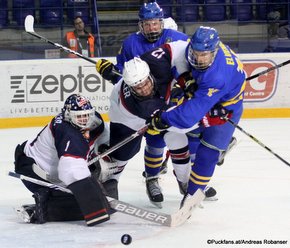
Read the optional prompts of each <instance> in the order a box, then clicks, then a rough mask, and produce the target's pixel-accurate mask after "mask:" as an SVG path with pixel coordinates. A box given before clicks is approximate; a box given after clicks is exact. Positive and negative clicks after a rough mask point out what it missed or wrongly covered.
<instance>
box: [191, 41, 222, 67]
mask: <svg viewBox="0 0 290 248" xmlns="http://www.w3.org/2000/svg"><path fill="white" fill-rule="evenodd" d="M217 51H218V48H216V49H215V50H213V51H197V52H203V53H205V56H210V58H209V59H208V60H207V61H206V62H199V60H198V59H197V58H196V56H195V52H196V50H193V49H192V47H191V46H190V45H189V46H188V49H187V60H188V62H189V63H190V65H191V66H192V67H193V68H195V69H197V70H206V69H207V68H208V67H210V66H211V65H212V63H213V61H214V59H215V56H216V54H217ZM206 53H207V54H206Z"/></svg>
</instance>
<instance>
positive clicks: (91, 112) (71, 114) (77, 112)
mask: <svg viewBox="0 0 290 248" xmlns="http://www.w3.org/2000/svg"><path fill="white" fill-rule="evenodd" d="M62 113H63V116H64V120H65V121H67V122H70V123H71V124H72V125H73V126H74V127H76V128H79V129H81V130H88V129H91V128H92V127H96V126H99V125H100V124H101V123H102V120H100V119H99V118H97V117H96V116H95V108H94V107H92V105H91V103H90V101H89V100H87V99H86V98H85V97H83V96H81V95H78V94H73V95H71V96H69V97H68V98H67V99H66V101H65V104H64V107H63V109H62Z"/></svg>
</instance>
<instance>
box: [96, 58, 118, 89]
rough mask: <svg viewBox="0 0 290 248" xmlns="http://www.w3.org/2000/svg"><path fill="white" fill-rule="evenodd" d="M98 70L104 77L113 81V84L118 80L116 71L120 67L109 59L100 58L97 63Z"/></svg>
mask: <svg viewBox="0 0 290 248" xmlns="http://www.w3.org/2000/svg"><path fill="white" fill-rule="evenodd" d="M96 70H97V72H98V73H100V74H101V76H102V77H103V78H104V79H106V80H109V81H111V82H112V83H113V84H115V83H117V82H118V79H119V76H118V75H117V73H115V72H117V71H118V69H117V68H116V67H115V66H114V64H113V63H112V62H110V61H109V60H107V59H99V60H98V62H97V64H96Z"/></svg>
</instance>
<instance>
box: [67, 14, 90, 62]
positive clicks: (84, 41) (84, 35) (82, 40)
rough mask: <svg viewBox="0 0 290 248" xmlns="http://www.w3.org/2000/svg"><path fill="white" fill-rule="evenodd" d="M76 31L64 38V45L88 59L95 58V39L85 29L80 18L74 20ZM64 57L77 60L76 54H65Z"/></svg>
mask: <svg viewBox="0 0 290 248" xmlns="http://www.w3.org/2000/svg"><path fill="white" fill-rule="evenodd" d="M73 24H74V28H75V29H74V31H69V32H67V33H66V35H65V37H64V43H63V45H64V46H66V47H68V48H70V49H71V50H73V51H76V52H78V53H80V54H82V55H84V56H87V57H95V37H94V36H93V35H92V34H91V33H89V32H88V31H87V30H86V29H85V24H84V22H83V20H82V18H81V17H80V16H77V17H75V18H74V20H73ZM63 57H68V58H77V56H76V55H74V54H71V53H70V54H65V56H63Z"/></svg>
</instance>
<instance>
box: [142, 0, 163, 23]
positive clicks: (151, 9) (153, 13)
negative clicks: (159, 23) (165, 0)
mask: <svg viewBox="0 0 290 248" xmlns="http://www.w3.org/2000/svg"><path fill="white" fill-rule="evenodd" d="M163 17H164V14H163V9H162V8H160V6H159V5H158V3H156V2H151V3H144V4H143V6H142V7H141V8H140V10H139V20H141V21H143V20H150V19H163Z"/></svg>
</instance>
